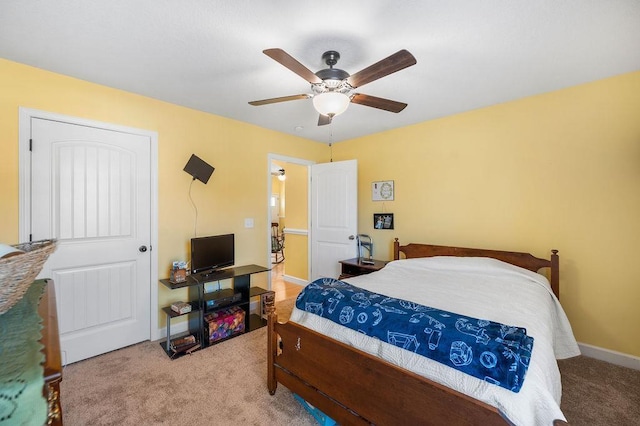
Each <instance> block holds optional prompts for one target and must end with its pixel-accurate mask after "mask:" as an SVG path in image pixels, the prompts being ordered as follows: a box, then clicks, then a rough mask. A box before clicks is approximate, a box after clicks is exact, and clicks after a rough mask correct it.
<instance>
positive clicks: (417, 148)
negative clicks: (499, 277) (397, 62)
mask: <svg viewBox="0 0 640 426" xmlns="http://www.w3.org/2000/svg"><path fill="white" fill-rule="evenodd" d="M639 94H640V72H635V73H631V74H626V75H622V76H619V77H615V78H610V79H606V80H601V81H597V82H594V83H590V84H585V85H581V86H577V87H573V88H569V89H566V90H561V91H557V92H553V93H548V94H543V95H539V96H535V97H530V98H526V99H522V100H519V101H515V102H509V103H506V104H502V105H497V106H493V107H489V108H484V109H479V110H475V111H471V112H468V113H464V114H459V115H455V116H450V117H446V118H443V119H439V120H434V121H429V122H424V123H421V124H418V125H414V126H410V127H405V128H402V129H398V130H393V131H388V132H385V133H379V134H375V135H372V136H368V137H363V138H360V139H355V140H351V141H347V142H341V143H337V144H334V146H333V156H334V159H337V160H339V159H351V158H357V159H358V165H359V176H358V179H359V223H360V228H359V231H360V232H363V233H368V234H370V235H371V236H372V238H373V240H374V244H375V249H376V253H375V257H377V258H381V259H388V258H390V256H391V254H390V249H391V243H392V241H393V237H399V238H400V241H401V242H403V243H407V242H411V241H413V242H425V243H433V244H443V245H462V246H467V247H483V248H495V249H506V250H522V251H527V252H533V253H534V254H536V255H539V256H548V254H549V251H550V249H552V248H555V249H558V250H560V253H559V254H560V267H561V269H560V271H561V280H560V284H561V301H562V304H563V306H564V307H565V309H566V312H567V314H568V316H569V318H570V320H571V323H572V326H573V329H574V332H575V334H576V337H577V339H578V340H579V341H580V342H583V343H588V344H592V345H595V346H599V347H603V348H608V349H611V350H614V351H619V352H623V353H627V354H631V355H635V356H640V334H639V333H640V331H639V330H640V309H638V304H639V303H640V262H639V261H638V257H639V255H640V253H639V252H638V241H640V96H639ZM345 118H346V117H345ZM379 180H394V185H395V199H394V201H390V202H385V203H384V209H385V211H386V212H391V213H394V218H395V230H393V231H389V230H375V229H373V224H372V214H373V213H374V212H380V211H382V208H383V205H382V203H381V202H373V201H371V182H373V181H379ZM523 302H524V303H526V301H523Z"/></svg>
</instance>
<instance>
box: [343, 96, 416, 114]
mask: <svg viewBox="0 0 640 426" xmlns="http://www.w3.org/2000/svg"><path fill="white" fill-rule="evenodd" d="M351 102H353V103H354V104H360V105H364V106H368V107H373V108H378V109H383V110H385V111H390V112H400V111H402V110H403V109H405V107H406V106H407V104H405V103H404V102H396V101H392V100H390V99H384V98H377V97H375V96H371V95H363V94H362V93H356V94H355V95H353V97H352V98H351Z"/></svg>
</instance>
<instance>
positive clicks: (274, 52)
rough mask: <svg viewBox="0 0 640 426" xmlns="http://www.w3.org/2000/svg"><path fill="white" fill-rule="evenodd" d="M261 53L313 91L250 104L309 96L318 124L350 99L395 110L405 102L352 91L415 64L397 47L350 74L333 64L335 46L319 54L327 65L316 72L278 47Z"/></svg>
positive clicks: (329, 118) (341, 111)
mask: <svg viewBox="0 0 640 426" xmlns="http://www.w3.org/2000/svg"><path fill="white" fill-rule="evenodd" d="M263 53H264V54H265V55H267V56H269V57H270V58H271V59H273V60H275V61H277V62H279V63H280V64H282V65H284V66H285V67H287V68H289V69H290V70H291V71H293V72H294V73H296V74H298V75H299V76H300V77H302V78H304V79H305V80H306V81H308V82H309V83H310V84H311V91H312V92H313V93H311V94H307V93H305V94H300V95H291V96H282V97H279V98H271V99H262V100H259V101H252V102H249V104H250V105H254V106H260V105H267V104H273V103H278V102H287V101H295V100H299V99H310V98H313V106H314V107H315V108H316V110H317V111H318V112H319V113H320V118H319V119H318V126H323V125H325V124H329V123H331V120H332V119H333V117H335V116H336V115H339V114H342V113H343V112H344V111H346V109H347V107H348V106H349V103H351V102H352V103H354V104H360V105H364V106H368V107H373V108H378V109H382V110H385V111H390V112H396V113H398V112H400V111H402V110H403V109H404V108H405V107H406V106H407V104H405V103H402V102H396V101H392V100H390V99H384V98H378V97H375V96H371V95H365V94H362V93H356V92H355V89H356V88H358V87H361V86H364V85H365V84H367V83H371V82H372V81H375V80H378V79H379V78H382V77H385V76H387V75H389V74H393V73H394V72H396V71H400V70H402V69H404V68H407V67H410V66H412V65H415V64H416V58H414V57H413V55H412V54H411V53H409V52H408V51H407V50H404V49H403V50H400V51H398V52H396V53H394V54H393V55H391V56H388V57H387V58H385V59H383V60H381V61H378V62H376V63H375V64H373V65H371V66H369V67H367V68H365V69H363V70H361V71H358V72H357V73H355V74H353V75H350V74H349V73H348V72H346V71H344V70H341V69H339V68H334V65H336V64H337V63H338V60H339V59H340V53H338V52H336V51H335V50H329V51H327V52H324V53H323V54H322V60H323V61H324V62H325V63H326V64H327V66H328V67H329V68H326V69H323V70H320V71H318V72H316V73H314V72H312V71H311V70H309V69H308V68H307V67H305V66H304V65H302V64H301V63H300V62H298V61H297V60H296V59H295V58H293V56H291V55H289V54H288V53H287V52H285V51H284V50H282V49H267V50H264V51H263Z"/></svg>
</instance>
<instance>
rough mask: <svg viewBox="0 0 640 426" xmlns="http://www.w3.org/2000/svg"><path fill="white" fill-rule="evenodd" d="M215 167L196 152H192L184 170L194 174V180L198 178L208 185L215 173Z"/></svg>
mask: <svg viewBox="0 0 640 426" xmlns="http://www.w3.org/2000/svg"><path fill="white" fill-rule="evenodd" d="M214 170H215V167H213V166H212V165H210V164H209V163H207V162H206V161H204V160H202V159H201V158H200V157H198V156H197V155H195V154H191V158H189V161H187V165H186V166H184V171H185V172H187V173H189V174H190V175H191V176H193V180H196V179H198V180H199V181H200V182H202V183H204V184H205V185H206V183H207V182H209V178H210V177H211V175H212V174H213V171H214Z"/></svg>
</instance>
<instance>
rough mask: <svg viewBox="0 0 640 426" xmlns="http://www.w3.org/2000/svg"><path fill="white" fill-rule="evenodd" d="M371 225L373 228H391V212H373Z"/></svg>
mask: <svg viewBox="0 0 640 426" xmlns="http://www.w3.org/2000/svg"><path fill="white" fill-rule="evenodd" d="M373 227H374V228H375V229H393V213H374V214H373Z"/></svg>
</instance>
